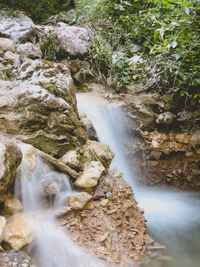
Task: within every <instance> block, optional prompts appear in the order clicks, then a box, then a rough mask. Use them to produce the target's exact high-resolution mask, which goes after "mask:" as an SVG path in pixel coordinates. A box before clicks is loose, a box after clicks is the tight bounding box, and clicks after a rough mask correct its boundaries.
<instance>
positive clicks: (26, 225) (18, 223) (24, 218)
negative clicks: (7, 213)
mask: <svg viewBox="0 0 200 267" xmlns="http://www.w3.org/2000/svg"><path fill="white" fill-rule="evenodd" d="M31 217H32V216H30V215H26V214H23V213H18V214H15V215H13V216H12V217H10V218H9V219H8V220H7V224H6V226H5V229H4V238H3V241H4V242H5V243H6V247H7V246H8V247H10V248H11V249H14V250H21V249H23V248H24V247H25V246H27V245H28V244H30V243H31V242H32V241H33V240H34V233H33V229H32V227H31V226H30V222H29V220H30V221H32V220H33V218H31Z"/></svg>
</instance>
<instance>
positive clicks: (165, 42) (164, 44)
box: [163, 39, 168, 47]
mask: <svg viewBox="0 0 200 267" xmlns="http://www.w3.org/2000/svg"><path fill="white" fill-rule="evenodd" d="M167 44H168V40H167V39H166V40H165V41H164V43H163V46H164V47H166V46H167Z"/></svg>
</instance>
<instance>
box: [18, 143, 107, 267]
mask: <svg viewBox="0 0 200 267" xmlns="http://www.w3.org/2000/svg"><path fill="white" fill-rule="evenodd" d="M20 147H21V150H22V152H23V154H24V153H25V151H26V148H27V145H25V144H20ZM49 182H50V184H51V185H52V186H53V187H52V189H51V191H52V190H53V192H50V193H52V194H54V190H56V188H59V194H57V195H56V197H55V199H53V203H52V205H50V206H51V207H48V206H45V207H44V201H42V195H43V194H42V189H41V188H42V185H44V184H45V183H47V184H48V183H49ZM15 191H16V196H17V197H18V198H19V197H20V196H21V199H22V203H23V207H24V214H28V216H27V218H28V219H27V223H28V224H29V225H30V226H31V227H32V229H33V232H34V234H35V239H36V240H35V245H34V248H33V249H32V250H33V251H34V252H33V253H32V254H33V259H34V261H35V262H36V265H37V266H39V267H55V266H56V267H82V266H84V267H85V266H88V267H103V266H104V264H103V263H101V262H100V261H98V260H96V259H94V258H93V257H92V256H90V255H89V254H87V253H86V252H85V251H84V250H83V249H82V248H81V247H79V246H78V245H77V244H76V243H74V242H73V241H72V240H71V239H70V238H69V237H68V236H67V234H66V233H64V232H63V231H62V230H61V229H60V228H59V226H58V225H57V224H56V221H55V213H56V211H58V210H59V209H60V208H61V207H62V204H63V201H67V196H69V195H71V194H73V191H72V188H71V185H70V183H69V180H68V178H67V177H66V175H64V174H62V173H59V172H57V171H54V170H52V169H51V168H50V167H49V166H48V165H47V164H45V163H44V162H43V160H42V159H41V157H40V156H39V155H37V164H36V167H35V169H34V170H33V171H32V172H31V171H30V170H28V168H27V165H26V164H24V163H23V162H22V164H21V172H20V177H19V179H17V182H16V190H15ZM29 218H30V219H29ZM30 249H31V248H30Z"/></svg>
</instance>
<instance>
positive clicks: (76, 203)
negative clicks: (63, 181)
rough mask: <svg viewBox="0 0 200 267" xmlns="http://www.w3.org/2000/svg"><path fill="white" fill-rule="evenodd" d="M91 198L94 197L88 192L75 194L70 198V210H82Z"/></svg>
mask: <svg viewBox="0 0 200 267" xmlns="http://www.w3.org/2000/svg"><path fill="white" fill-rule="evenodd" d="M91 198H92V196H91V195H89V194H88V193H86V192H81V193H77V194H74V195H72V196H70V197H69V205H70V208H71V209H74V210H82V209H83V208H84V207H85V205H86V204H87V203H88V202H89V201H90V199H91Z"/></svg>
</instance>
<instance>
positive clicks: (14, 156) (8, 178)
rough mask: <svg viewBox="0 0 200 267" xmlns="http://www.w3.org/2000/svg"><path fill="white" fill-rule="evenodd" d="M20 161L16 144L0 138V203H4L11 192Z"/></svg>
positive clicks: (20, 155)
mask: <svg viewBox="0 0 200 267" xmlns="http://www.w3.org/2000/svg"><path fill="white" fill-rule="evenodd" d="M21 159H22V154H21V150H20V149H19V147H18V146H17V144H16V143H14V142H13V141H11V140H10V139H8V138H6V137H4V136H0V201H4V200H5V198H6V196H7V193H8V192H9V191H10V190H12V187H13V185H14V181H15V177H16V173H17V168H18V166H19V164H20V162H21Z"/></svg>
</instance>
